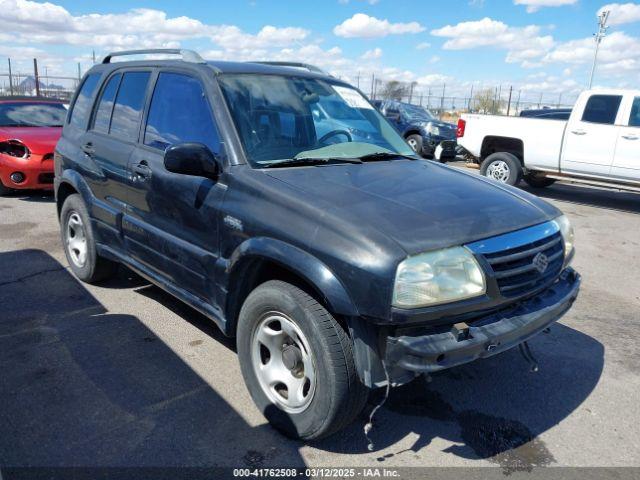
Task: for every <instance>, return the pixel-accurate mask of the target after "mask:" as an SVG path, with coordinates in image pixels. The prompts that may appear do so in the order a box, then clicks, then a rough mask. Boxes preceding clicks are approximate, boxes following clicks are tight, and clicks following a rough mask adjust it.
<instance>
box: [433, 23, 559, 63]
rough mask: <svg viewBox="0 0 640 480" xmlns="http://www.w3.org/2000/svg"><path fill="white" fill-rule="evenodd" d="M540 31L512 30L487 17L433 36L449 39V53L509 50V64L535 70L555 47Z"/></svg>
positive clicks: (446, 45) (531, 27)
mask: <svg viewBox="0 0 640 480" xmlns="http://www.w3.org/2000/svg"><path fill="white" fill-rule="evenodd" d="M540 30H541V29H540V27H539V26H537V25H529V26H527V27H510V26H509V25H507V24H506V23H503V22H500V21H498V20H493V19H491V18H489V17H485V18H483V19H482V20H476V21H470V22H461V23H458V24H457V25H447V26H445V27H442V28H438V29H435V30H432V31H431V34H432V35H435V36H437V37H444V38H448V40H447V41H446V42H445V43H444V45H443V48H444V49H445V50H466V49H472V48H480V47H494V48H498V49H502V50H507V52H508V53H507V57H506V62H507V63H521V64H523V65H524V66H531V64H532V63H534V62H533V59H536V58H540V57H542V56H543V55H544V54H546V53H547V52H548V51H549V50H550V49H551V48H552V46H553V44H554V41H553V37H551V36H550V35H540Z"/></svg>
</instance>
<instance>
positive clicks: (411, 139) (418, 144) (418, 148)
mask: <svg viewBox="0 0 640 480" xmlns="http://www.w3.org/2000/svg"><path fill="white" fill-rule="evenodd" d="M407 143H408V144H409V146H410V147H411V148H412V149H413V151H414V152H416V153H417V154H418V155H422V137H421V136H420V135H416V134H413V135H409V136H408V137H407Z"/></svg>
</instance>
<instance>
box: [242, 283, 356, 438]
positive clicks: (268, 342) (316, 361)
mask: <svg viewBox="0 0 640 480" xmlns="http://www.w3.org/2000/svg"><path fill="white" fill-rule="evenodd" d="M237 343H238V356H239V360H240V367H241V369H242V374H243V376H244V379H245V382H246V385H247V388H248V389H249V393H250V394H251V396H252V397H253V400H254V402H255V403H256V405H257V406H258V408H259V409H260V410H261V411H262V413H263V414H264V416H265V417H266V418H267V420H269V422H270V423H271V424H272V425H273V426H274V427H275V428H277V429H278V430H280V431H281V432H283V433H284V434H285V435H287V436H289V437H294V438H303V439H307V440H308V439H317V438H322V437H326V436H328V435H331V434H333V433H335V432H337V431H338V430H340V429H342V428H344V427H345V426H347V425H348V424H349V423H351V421H353V419H354V418H355V417H356V416H357V415H358V414H359V413H360V412H361V411H362V409H363V408H364V405H365V403H366V400H367V394H368V389H367V388H366V387H365V386H364V385H363V384H362V383H360V380H359V379H358V375H357V372H356V369H355V364H354V359H353V353H352V349H351V348H352V347H351V340H350V338H349V337H348V335H347V334H346V332H345V331H344V329H343V328H342V327H341V326H340V325H339V324H338V323H337V322H336V320H335V319H334V318H333V316H332V315H331V314H330V313H329V312H328V311H327V310H326V309H325V308H324V307H323V306H322V305H320V304H319V303H318V302H317V301H316V300H315V299H314V298H313V297H311V296H310V295H308V294H307V293H306V292H304V291H302V290H301V289H299V288H297V287H295V286H293V285H291V284H289V283H285V282H282V281H278V280H272V281H269V282H266V283H264V284H262V285H260V286H259V287H257V288H256V289H255V290H254V291H253V292H251V294H250V295H249V296H248V297H247V299H246V301H245V302H244V305H243V306H242V309H241V311H240V316H239V319H238V332H237Z"/></svg>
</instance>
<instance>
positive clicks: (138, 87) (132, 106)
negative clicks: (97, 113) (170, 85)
mask: <svg viewBox="0 0 640 480" xmlns="http://www.w3.org/2000/svg"><path fill="white" fill-rule="evenodd" d="M149 75H150V74H149V72H128V73H125V74H124V76H123V77H122V82H121V83H120V88H119V89H118V96H117V98H116V104H115V106H114V108H113V116H112V118H111V129H110V131H109V133H111V134H112V135H115V136H117V137H119V138H122V139H123V140H129V141H135V140H136V139H137V138H138V129H139V127H140V117H141V115H142V107H143V106H144V95H145V92H146V91H147V82H148V81H149Z"/></svg>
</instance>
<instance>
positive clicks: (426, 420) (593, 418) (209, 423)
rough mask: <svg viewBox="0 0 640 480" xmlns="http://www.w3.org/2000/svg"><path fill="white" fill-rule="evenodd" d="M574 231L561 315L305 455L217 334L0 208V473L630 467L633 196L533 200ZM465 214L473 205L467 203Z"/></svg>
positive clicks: (639, 459) (407, 393) (46, 199)
mask: <svg viewBox="0 0 640 480" xmlns="http://www.w3.org/2000/svg"><path fill="white" fill-rule="evenodd" d="M540 193H541V195H542V196H544V197H545V198H546V199H548V200H549V201H551V202H552V203H554V204H555V205H557V206H558V207H560V208H561V209H562V210H563V211H564V212H565V213H566V214H567V215H568V216H569V218H570V219H571V221H572V222H573V225H574V227H575V230H576V237H577V238H576V244H577V255H576V258H575V260H574V266H575V267H576V269H577V270H578V271H579V272H580V273H581V274H582V276H583V287H582V291H581V294H580V296H579V298H578V301H577V302H576V304H575V306H574V308H573V309H572V310H571V311H570V312H569V313H568V314H567V315H566V316H565V317H564V318H563V319H562V321H561V322H560V323H559V324H558V325H557V326H555V327H554V328H552V330H551V332H550V333H549V334H541V335H539V336H538V337H536V338H535V339H533V340H532V341H531V347H532V350H533V352H534V354H535V355H536V356H537V358H538V360H539V363H540V371H539V372H538V373H530V372H529V371H528V369H529V367H528V364H527V363H526V362H525V361H524V360H523V359H522V358H521V357H520V355H519V353H518V351H517V350H512V351H509V352H506V353H504V354H502V355H499V356H497V357H493V358H491V359H488V360H484V361H480V362H476V363H473V364H470V365H467V366H463V367H458V368H454V369H452V370H450V371H447V372H445V373H441V374H439V375H436V376H434V378H433V381H432V382H431V383H429V384H427V383H425V382H422V381H416V382H413V383H411V384H409V385H407V386H404V387H402V388H398V389H394V390H392V394H391V397H390V399H389V401H388V403H387V404H386V405H385V407H384V408H383V409H382V410H381V411H380V412H379V415H378V417H377V423H376V426H375V429H374V431H373V432H372V437H373V439H374V441H375V450H374V451H373V452H369V451H368V450H367V444H366V441H365V438H364V435H363V434H362V427H363V425H364V423H365V419H364V417H363V418H361V419H359V420H358V421H357V422H356V423H355V424H354V425H352V426H351V427H350V428H349V429H347V430H346V431H344V432H342V433H341V434H338V435H337V436H335V437H332V438H330V439H327V440H323V441H320V442H315V443H311V444H303V443H301V442H297V441H291V440H288V439H286V438H284V437H282V436H281V435H280V434H278V433H277V432H276V431H274V430H273V429H272V428H271V427H269V425H268V424H267V423H266V422H265V420H264V418H263V417H262V415H261V414H260V412H259V411H258V410H257V409H256V408H255V407H254V405H253V403H252V401H251V399H250V397H249V394H248V392H247V390H246V388H245V386H244V383H243V381H242V377H241V375H240V369H239V366H238V362H237V360H236V355H235V353H234V343H233V341H232V340H229V339H226V338H224V337H223V336H222V335H221V334H220V333H219V332H218V331H217V329H216V327H215V326H214V325H213V324H212V323H211V322H209V321H208V320H207V319H205V318H204V317H203V316H201V315H200V314H198V313H196V312H194V311H193V310H191V309H190V308H188V307H186V306H184V305H183V304H181V303H180V302H178V301H177V300H174V299H173V298H172V297H171V296H169V295H168V294H166V293H164V292H163V291H161V290H160V289H159V288H157V287H154V286H151V285H149V284H148V283H146V282H145V281H143V280H142V279H140V278H139V277H137V276H136V275H135V274H133V273H131V272H130V271H128V270H127V269H125V268H121V269H120V273H119V275H118V277H117V278H115V279H113V280H111V281H109V282H108V283H106V284H104V285H101V286H88V285H84V284H81V283H79V282H78V281H77V280H76V279H75V278H74V277H73V276H72V275H71V274H70V273H69V270H68V268H67V262H66V260H65V257H64V253H63V251H62V247H61V245H60V241H59V230H58V224H57V219H56V211H55V204H54V202H53V197H52V196H49V195H43V194H41V193H37V192H35V193H34V192H29V193H20V194H14V195H12V196H10V197H4V198H0V372H2V373H1V375H0V466H3V467H4V466H25V465H30V466H70V465H74V466H83V465H90V466H206V467H210V466H233V467H238V466H248V467H255V466H258V467H266V466H304V465H306V466H314V467H315V466H377V467H400V466H439V467H444V466H487V465H494V466H496V465H497V466H500V467H502V469H503V470H504V471H505V472H506V473H508V472H510V471H512V470H514V469H515V470H519V469H529V468H531V467H535V466H546V465H550V466H640V435H639V434H640V427H639V425H638V421H637V419H638V418H640V404H639V402H638V398H640V348H639V347H638V343H637V337H638V335H637V332H638V331H639V329H640V315H639V314H640V195H635V194H631V193H622V192H617V191H607V190H600V189H592V188H584V187H578V186H572V185H557V184H556V185H554V186H552V187H550V188H548V189H546V190H543V191H541V192H540ZM478 208H481V206H479V207H478Z"/></svg>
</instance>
